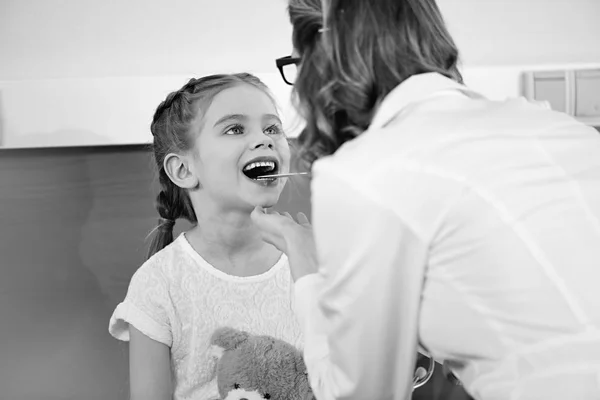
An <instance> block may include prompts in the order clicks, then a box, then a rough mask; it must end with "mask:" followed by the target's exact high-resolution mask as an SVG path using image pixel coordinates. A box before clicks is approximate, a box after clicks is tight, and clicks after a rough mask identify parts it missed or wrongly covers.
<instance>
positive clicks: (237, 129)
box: [225, 125, 244, 135]
mask: <svg viewBox="0 0 600 400" xmlns="http://www.w3.org/2000/svg"><path fill="white" fill-rule="evenodd" d="M242 133H244V127H243V126H242V125H234V126H232V127H231V128H229V129H227V130H226V131H225V134H226V135H241V134H242Z"/></svg>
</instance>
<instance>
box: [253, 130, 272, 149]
mask: <svg viewBox="0 0 600 400" xmlns="http://www.w3.org/2000/svg"><path fill="white" fill-rule="evenodd" d="M273 145H274V142H273V138H272V137H270V136H267V135H265V134H264V133H263V134H261V135H260V136H258V135H256V136H255V137H254V138H252V146H251V147H252V149H260V148H267V149H272V148H273Z"/></svg>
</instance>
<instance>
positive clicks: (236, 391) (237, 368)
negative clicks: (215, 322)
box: [211, 327, 315, 400]
mask: <svg viewBox="0 0 600 400" xmlns="http://www.w3.org/2000/svg"><path fill="white" fill-rule="evenodd" d="M211 344H212V345H213V350H216V354H217V357H218V360H217V364H216V379H217V386H218V390H219V396H220V398H221V400H263V399H271V400H315V397H314V395H313V392H312V390H311V388H310V384H309V382H308V373H307V371H306V365H305V364H304V359H303V358H302V352H301V351H300V350H298V349H297V348H295V347H294V346H292V345H291V344H289V343H287V342H285V341H283V340H279V339H276V338H274V337H271V336H266V335H253V334H250V333H248V332H245V331H241V330H238V329H234V328H230V327H222V328H219V329H217V330H216V331H215V332H214V333H213V335H212V338H211Z"/></svg>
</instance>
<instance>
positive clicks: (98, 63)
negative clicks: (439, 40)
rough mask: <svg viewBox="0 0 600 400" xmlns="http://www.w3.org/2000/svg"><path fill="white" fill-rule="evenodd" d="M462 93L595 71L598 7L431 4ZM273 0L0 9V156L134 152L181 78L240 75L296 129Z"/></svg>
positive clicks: (65, 0) (283, 29) (501, 1)
mask: <svg viewBox="0 0 600 400" xmlns="http://www.w3.org/2000/svg"><path fill="white" fill-rule="evenodd" d="M439 4H440V7H441V9H442V11H443V13H444V15H445V17H446V20H447V23H448V25H449V28H450V31H451V32H452V34H453V35H454V37H455V40H456V42H457V44H458V46H459V48H460V49H461V52H462V60H463V65H464V67H463V70H464V73H465V78H466V82H467V84H469V85H471V86H473V87H474V88H476V89H478V90H480V91H482V92H483V93H484V94H486V95H488V96H490V97H492V98H504V97H507V96H518V95H520V86H519V83H520V82H519V77H520V73H521V71H522V70H524V69H537V68H540V69H548V68H554V67H555V66H557V67H563V66H565V65H571V66H573V65H575V66H584V67H585V66H590V65H591V66H600V46H598V45H597V43H598V42H600V24H598V23H597V21H598V16H600V1H598V0H551V1H548V0H485V1H481V0H439ZM285 6H286V3H285V1H284V0H255V1H240V0H219V1H209V0H174V1H170V2H165V1H159V0H127V1H96V0H3V1H2V2H0V60H1V62H0V146H4V147H30V146H64V145H72V144H74V143H75V144H79V145H106V144H129V143H145V142H148V141H149V140H150V135H149V130H148V125H149V121H150V118H151V115H152V113H153V110H154V108H155V107H156V105H157V104H158V103H159V102H160V101H161V100H162V99H163V98H164V96H165V95H166V94H167V93H168V92H169V91H171V90H174V89H176V88H178V87H180V86H181V85H182V84H183V83H184V82H185V81H186V80H187V78H189V77H191V76H198V75H203V74H208V73H214V72H233V71H240V70H247V71H250V72H254V73H256V74H258V75H259V76H260V77H261V78H262V79H263V80H264V81H265V82H266V83H267V84H268V85H269V86H270V87H271V88H272V90H273V91H274V92H275V94H276V96H277V97H278V99H279V101H280V103H281V106H282V112H283V114H284V118H285V122H286V128H287V130H288V132H289V134H290V135H291V136H295V135H296V134H297V133H298V132H299V128H300V127H301V123H300V122H299V121H298V118H297V115H296V113H295V111H294V110H293V107H292V105H291V103H290V101H289V95H290V87H289V86H287V85H285V84H284V83H283V81H282V80H281V79H280V77H279V74H278V72H277V71H276V69H275V65H274V59H275V58H277V57H279V56H283V55H286V54H289V53H290V35H291V26H290V25H289V23H288V18H287V15H286V10H285Z"/></svg>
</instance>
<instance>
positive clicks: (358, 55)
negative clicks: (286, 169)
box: [288, 0, 462, 165]
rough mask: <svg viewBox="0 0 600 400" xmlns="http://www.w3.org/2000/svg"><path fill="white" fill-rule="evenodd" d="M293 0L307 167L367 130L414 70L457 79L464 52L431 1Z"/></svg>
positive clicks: (296, 93)
mask: <svg viewBox="0 0 600 400" xmlns="http://www.w3.org/2000/svg"><path fill="white" fill-rule="evenodd" d="M324 3H327V5H326V7H327V10H326V11H327V12H326V14H327V16H326V20H325V21H323V10H322V0H289V5H288V13H289V17H290V21H291V23H292V26H293V34H292V41H293V45H294V48H295V49H296V51H297V52H298V53H299V56H300V59H301V61H300V68H299V71H298V75H297V77H296V80H295V82H294V89H293V94H294V102H295V103H296V106H297V108H298V109H299V112H300V114H301V115H302V116H303V118H304V119H305V121H306V126H305V128H304V130H303V131H302V133H301V134H300V136H299V138H298V139H299V143H300V147H301V148H300V153H301V157H302V158H303V159H304V160H305V163H307V164H308V165H310V164H312V162H313V161H314V160H316V159H317V158H319V157H321V156H326V155H330V154H333V153H334V152H335V151H336V150H337V149H338V148H339V147H340V146H341V145H342V144H344V143H345V142H347V141H349V140H352V139H353V138H355V137H357V136H358V135H360V134H361V133H362V132H364V131H365V130H366V129H367V128H368V127H369V125H370V124H371V121H372V119H373V117H374V114H375V112H376V111H377V108H378V107H379V105H380V104H381V102H382V101H383V99H384V98H385V97H386V96H387V95H388V94H389V93H390V92H391V91H392V90H393V89H394V88H395V87H396V86H398V85H399V84H400V83H402V82H403V81H405V80H406V79H408V78H410V77H411V76H413V75H417V74H422V73H428V72H437V73H440V74H442V75H444V76H446V77H448V78H450V79H453V80H455V81H457V82H459V83H462V76H461V74H460V72H459V70H458V67H457V64H458V61H459V54H458V49H457V47H456V45H455V44H454V41H453V39H452V37H451V36H450V33H449V32H448V30H447V28H446V25H445V22H444V20H443V18H442V15H441V12H440V10H439V9H438V6H437V5H436V3H435V1H434V0H374V1H365V0H327V1H324Z"/></svg>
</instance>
